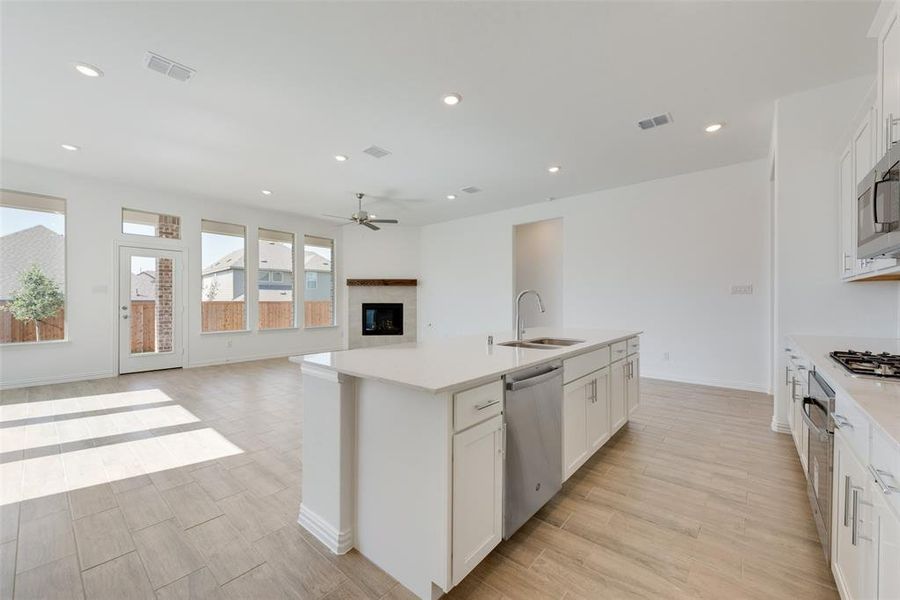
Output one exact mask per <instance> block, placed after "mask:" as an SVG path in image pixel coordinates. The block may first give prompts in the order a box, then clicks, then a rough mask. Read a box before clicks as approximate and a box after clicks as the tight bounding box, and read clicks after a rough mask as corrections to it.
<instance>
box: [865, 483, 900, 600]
mask: <svg viewBox="0 0 900 600" xmlns="http://www.w3.org/2000/svg"><path fill="white" fill-rule="evenodd" d="M870 488H871V492H870V493H871V496H872V499H873V502H872V504H873V506H872V511H871V514H872V534H873V545H874V547H875V550H874V551H873V553H872V556H871V559H870V560H869V561H868V563H867V564H868V565H869V566H870V568H871V570H872V576H873V577H874V581H873V582H872V587H871V589H872V591H873V594H872V597H873V598H877V599H878V600H887V599H888V598H892V599H895V598H900V518H898V517H897V515H896V514H895V513H894V512H892V511H891V508H890V506H889V505H888V502H887V501H886V500H887V498H886V496H885V495H884V494H883V493H882V491H881V490H880V489H879V488H877V487H876V486H875V484H874V483H873V484H872V486H870ZM896 493H897V492H893V494H896Z"/></svg>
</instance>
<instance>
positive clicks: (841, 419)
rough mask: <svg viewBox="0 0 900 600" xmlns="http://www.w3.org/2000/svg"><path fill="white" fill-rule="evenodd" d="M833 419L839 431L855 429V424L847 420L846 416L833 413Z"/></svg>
mask: <svg viewBox="0 0 900 600" xmlns="http://www.w3.org/2000/svg"><path fill="white" fill-rule="evenodd" d="M831 418H832V420H834V424H835V425H837V426H838V429H844V428H845V427H846V428H847V429H853V423H851V422H850V421H848V420H847V417H845V416H844V415H839V414H837V413H831Z"/></svg>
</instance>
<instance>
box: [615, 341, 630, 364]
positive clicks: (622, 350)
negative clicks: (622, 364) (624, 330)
mask: <svg viewBox="0 0 900 600" xmlns="http://www.w3.org/2000/svg"><path fill="white" fill-rule="evenodd" d="M611 348H612V359H611V360H612V362H616V361H617V360H621V359H623V358H625V354H626V353H627V352H628V342H627V341H626V340H622V341H621V342H616V343H615V344H613V345H612V346H611Z"/></svg>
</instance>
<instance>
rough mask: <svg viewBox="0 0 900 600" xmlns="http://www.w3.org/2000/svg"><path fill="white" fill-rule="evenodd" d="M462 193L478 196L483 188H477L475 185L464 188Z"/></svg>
mask: <svg viewBox="0 0 900 600" xmlns="http://www.w3.org/2000/svg"><path fill="white" fill-rule="evenodd" d="M462 191H464V192H465V193H467V194H477V193H478V192H480V191H481V188H480V187H475V186H474V185H470V186H469V187H464V188H463V189H462Z"/></svg>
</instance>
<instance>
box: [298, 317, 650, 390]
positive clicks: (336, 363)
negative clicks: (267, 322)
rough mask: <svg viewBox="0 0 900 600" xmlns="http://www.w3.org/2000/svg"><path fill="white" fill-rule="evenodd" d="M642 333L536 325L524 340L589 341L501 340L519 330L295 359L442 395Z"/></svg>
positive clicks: (320, 354) (359, 349)
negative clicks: (536, 343) (559, 341)
mask: <svg viewBox="0 0 900 600" xmlns="http://www.w3.org/2000/svg"><path fill="white" fill-rule="evenodd" d="M640 333H641V332H640V331H635V330H616V329H562V328H544V327H535V328H531V329H528V330H526V334H525V336H524V337H523V339H524V340H529V339H535V338H539V337H554V338H565V339H578V340H584V342H582V343H579V344H576V345H574V346H568V347H563V348H552V349H551V348H512V347H508V346H500V345H499V344H500V343H501V342H506V341H509V340H512V339H514V338H515V335H514V332H513V331H507V332H500V333H492V334H487V333H485V334H483V335H474V336H461V337H450V338H443V339H437V340H431V341H427V342H416V343H409V344H390V345H386V346H378V347H375V348H358V349H354V350H341V351H338V352H322V353H319V354H306V355H303V356H293V357H291V359H290V360H291V361H292V362H295V363H299V364H302V365H313V366H316V367H319V368H323V369H328V370H331V371H336V372H339V373H344V374H346V375H352V376H354V377H362V378H366V379H374V380H377V381H383V382H387V383H395V384H398V385H403V386H407V387H412V388H416V389H419V390H423V391H427V392H431V393H440V392H445V391H448V390H451V389H458V388H462V387H465V386H466V385H468V384H475V383H479V382H481V381H486V380H489V379H492V378H496V377H500V376H501V375H504V374H506V373H510V372H512V371H516V370H518V369H522V368H525V367H530V366H533V365H537V364H540V363H542V362H547V361H550V360H559V359H563V358H568V357H571V356H575V355H577V354H582V353H584V352H588V351H590V350H593V349H596V348H598V347H600V346H605V345H608V344H611V343H613V342H617V341H620V340H624V339H627V338H630V337H633V336H636V335H639V334H640ZM488 335H493V336H494V345H493V346H488V343H487V337H488Z"/></svg>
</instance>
